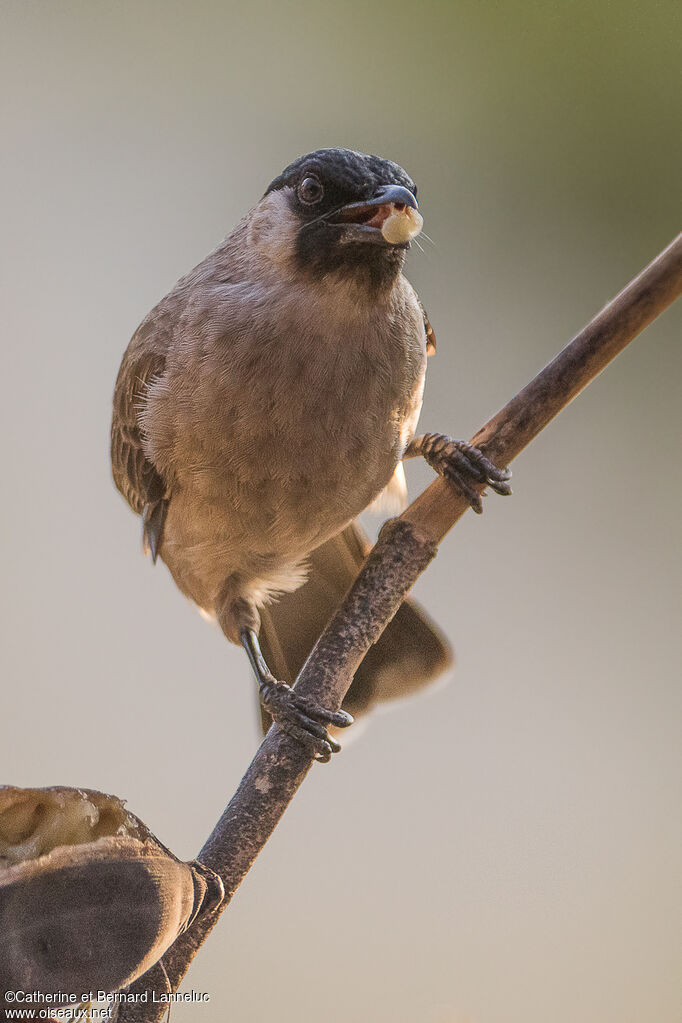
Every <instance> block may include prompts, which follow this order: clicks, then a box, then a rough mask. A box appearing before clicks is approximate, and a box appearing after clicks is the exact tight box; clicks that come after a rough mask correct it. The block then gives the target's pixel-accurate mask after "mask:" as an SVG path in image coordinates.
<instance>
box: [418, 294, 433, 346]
mask: <svg viewBox="0 0 682 1023" xmlns="http://www.w3.org/2000/svg"><path fill="white" fill-rule="evenodd" d="M415 296H416V298H417V301H418V302H419V308H420V309H421V311H422V316H423V317H424V330H425V331H426V354H427V355H433V353H434V352H435V350H436V335H435V333H434V330H433V327H432V326H431V321H430V320H429V318H428V316H427V314H426V309H425V308H424V306H423V305H422V300H421V299H420V297H419V295H417V293H416V292H415Z"/></svg>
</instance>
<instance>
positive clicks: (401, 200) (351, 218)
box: [334, 185, 424, 245]
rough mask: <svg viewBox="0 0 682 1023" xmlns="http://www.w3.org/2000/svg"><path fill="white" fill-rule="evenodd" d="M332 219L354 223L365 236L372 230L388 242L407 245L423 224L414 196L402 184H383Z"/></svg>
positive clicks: (338, 221)
mask: <svg viewBox="0 0 682 1023" xmlns="http://www.w3.org/2000/svg"><path fill="white" fill-rule="evenodd" d="M334 219H335V221H336V222H337V223H344V224H349V225H350V224H357V225H358V226H359V227H361V228H364V229H365V234H366V235H367V234H369V233H370V232H372V231H373V232H376V233H377V234H381V237H382V238H383V239H384V241H387V242H389V243H390V244H391V245H407V244H408V243H409V242H410V241H411V239H412V238H415V237H416V236H417V235H418V234H419V232H420V231H421V229H422V225H423V223H424V221H423V219H422V217H421V214H420V213H419V207H418V205H417V200H416V198H415V197H414V195H413V194H412V192H410V190H409V188H405V187H404V186H403V185H382V187H381V188H379V189H378V190H377V191H376V193H375V194H374V195H373V196H372V198H371V199H366V200H365V201H364V202H352V203H348V205H347V206H344V207H343V208H342V209H341V210H339V212H338V214H337V216H336V217H335V218H334ZM367 240H369V238H368V239H367ZM379 240H381V239H379Z"/></svg>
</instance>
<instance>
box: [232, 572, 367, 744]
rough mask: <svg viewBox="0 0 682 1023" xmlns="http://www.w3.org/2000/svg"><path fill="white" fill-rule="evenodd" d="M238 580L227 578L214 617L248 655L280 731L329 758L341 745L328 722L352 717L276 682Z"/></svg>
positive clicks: (254, 612) (342, 721)
mask: <svg viewBox="0 0 682 1023" xmlns="http://www.w3.org/2000/svg"><path fill="white" fill-rule="evenodd" d="M240 588H241V587H240V586H239V583H238V581H237V580H235V578H234V577H231V578H229V579H227V580H226V582H225V585H224V587H223V590H222V593H221V594H220V596H219V598H218V601H217V602H216V606H215V611H216V617H217V619H218V622H219V624H220V627H221V629H222V630H223V632H224V633H225V635H226V636H227V638H228V639H229V640H231V641H232V642H233V643H239V644H241V646H243V647H244V649H245V650H246V653H247V655H248V658H249V661H250V663H251V667H252V668H253V670H254V674H255V676H256V678H257V679H258V695H259V698H260V702H261V703H262V704H263V706H264V707H265V709H266V710H267V712H268V714H269V715H270V717H271V718H272V719H273V721H274V722H275V723H276V724H277V725H279V727H280V728H281V729H282V731H283V732H286V733H287V735H290V736H291V738H292V739H295V740H296V741H297V742H299V743H300V744H301V745H302V746H303V747H304V748H305V749H306V750H307V751H308V752H309V753H310V755H311V756H313V757H315V758H316V759H317V760H322V761H324V762H326V761H328V760H329V759H330V757H331V755H332V753H338V751H339V750H340V749H341V747H340V746H339V744H338V742H337V741H336V740H335V739H333V738H332V737H331V736H330V735H329V733H328V732H327V728H326V726H327V725H336V727H337V728H346V726H347V725H352V724H353V718H352V717H351V716H350V714H347V713H346V712H345V710H337V711H333V710H326V709H325V708H324V707H320V705H319V704H317V703H315V701H314V700H311V699H309V698H308V697H306V696H300V695H299V694H298V693H297V692H296V691H295V690H294V689H292V687H291V686H289V685H287V684H286V682H279V681H278V680H277V679H276V678H275V676H274V675H273V674H272V672H271V671H270V669H269V667H268V665H267V662H266V660H265V658H264V657H263V651H262V650H261V648H260V643H259V642H258V630H259V628H260V616H259V614H258V611H257V610H256V608H255V606H254V604H253V603H252V602H251V601H250V600H249V599H248V598H245V597H243V596H238V593H239V589H240Z"/></svg>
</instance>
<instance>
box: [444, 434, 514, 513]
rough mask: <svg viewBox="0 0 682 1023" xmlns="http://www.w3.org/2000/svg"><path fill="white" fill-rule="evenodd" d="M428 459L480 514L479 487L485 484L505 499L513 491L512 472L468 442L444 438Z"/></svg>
mask: <svg viewBox="0 0 682 1023" xmlns="http://www.w3.org/2000/svg"><path fill="white" fill-rule="evenodd" d="M426 458H427V461H428V462H429V464H430V465H431V467H432V468H433V469H435V470H436V472H438V473H439V474H440V475H441V476H443V477H444V479H446V480H447V481H448V483H450V484H451V485H452V486H453V487H454V488H455V489H456V490H457V491H458V492H459V493H460V494H462V495H463V496H464V497H465V498H466V499H467V501H468V502H469V504H470V505H471V507H472V508H473V510H474V511H475V512H476V513H477V514H478V515H480V514H481V512H482V511H483V502H482V500H481V497H482V495H481V494H479V492H478V490H477V489H476V485H479V486H480V484H482V483H483V484H485V486H487V487H490V488H491V490H494V491H495V493H496V494H500V495H501V496H502V497H507V496H509V494H511V492H512V489H511V487H510V485H509V480H510V479H511V469H506V468H505V469H500V468H498V467H497V466H496V465H494V463H493V462H491V461H490V459H489V458H486V456H485V455H484V454H483V452H482V451H480V450H479V449H478V448H476V447H474V446H473V445H472V444H467V443H466V442H465V441H462V440H452V438H451V437H446V436H443V437H442V438H440V443H438V442H437V443H435V444H434V445H433V447H432V449H431V451H430V452H429V453H428V455H427V456H426Z"/></svg>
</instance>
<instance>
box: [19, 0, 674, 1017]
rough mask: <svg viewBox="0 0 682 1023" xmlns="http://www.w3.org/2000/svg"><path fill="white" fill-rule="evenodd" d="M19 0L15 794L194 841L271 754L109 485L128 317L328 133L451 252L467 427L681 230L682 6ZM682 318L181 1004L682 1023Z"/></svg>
mask: <svg viewBox="0 0 682 1023" xmlns="http://www.w3.org/2000/svg"><path fill="white" fill-rule="evenodd" d="M0 17H1V21H2V31H1V33H0V34H1V37H2V42H1V43H0V48H1V53H0V74H1V76H2V88H1V89H0V104H2V109H3V142H4V145H3V155H2V190H1V201H2V206H3V213H2V222H3V230H2V235H3V245H2V250H3V251H2V260H3V267H2V274H1V279H2V285H1V286H2V292H3V297H2V324H3V334H4V343H3V378H4V381H5V382H4V387H3V399H2V407H1V410H0V415H1V417H2V431H1V436H2V446H3V450H2V477H3V494H4V497H3V501H2V542H3V554H2V564H3V574H4V584H3V587H2V602H3V610H2V616H1V621H2V633H3V636H2V643H1V646H0V650H1V657H2V662H3V667H2V677H3V680H4V681H3V686H2V700H1V706H2V712H1V717H0V779H1V780H2V781H3V782H8V783H13V784H19V785H48V784H55V783H60V784H71V785H84V786H90V787H93V788H100V789H104V790H106V791H110V792H114V793H116V794H118V795H120V796H123V797H125V798H127V799H128V801H129V805H130V807H131V809H132V810H134V811H135V812H136V813H138V814H139V815H140V816H141V817H142V818H143V819H144V820H145V821H146V822H147V824H148V825H149V826H150V827H151V828H152V829H153V830H154V831H155V832H156V834H158V835H159V837H160V838H161V839H162V841H164V842H166V843H167V844H168V845H169V846H170V847H171V848H172V849H173V850H174V851H175V852H176V853H178V854H179V855H181V856H183V857H188V858H189V857H192V856H193V855H194V854H195V853H196V852H197V850H198V849H199V847H200V846H201V844H202V843H203V840H204V838H205V837H206V836H207V834H208V833H209V831H210V829H211V827H212V826H213V824H214V822H215V820H216V819H217V817H218V815H219V813H220V812H221V810H222V808H223V806H224V804H225V803H226V802H227V800H228V798H229V797H230V795H231V794H232V792H233V791H234V789H235V787H236V786H237V783H238V781H239V779H240V777H241V775H242V773H243V771H244V770H245V769H246V767H247V765H248V763H249V760H250V758H251V756H252V754H253V753H254V751H255V748H256V745H257V743H258V731H257V714H256V699H255V685H254V683H253V681H252V679H251V677H250V674H249V670H248V665H247V662H246V658H245V657H244V656H243V654H242V653H241V652H240V651H239V650H238V649H237V648H231V647H229V646H228V644H227V643H226V642H225V640H224V639H223V638H222V636H221V635H220V634H219V632H218V631H217V630H215V629H212V628H211V627H210V626H208V625H206V624H205V623H204V622H203V621H202V620H201V619H200V618H199V616H198V615H197V614H196V613H195V611H194V610H193V609H192V608H191V607H190V606H189V605H187V604H186V603H185V602H184V600H183V599H182V597H181V596H180V595H179V593H178V592H177V591H176V589H175V587H174V586H173V584H172V582H171V580H170V577H169V576H168V574H167V572H166V570H165V569H164V568H163V567H162V566H159V567H157V568H156V569H153V568H152V566H151V563H150V562H149V561H147V560H145V559H143V558H142V556H141V554H140V526H139V522H138V521H137V520H136V518H135V516H134V515H133V514H132V513H131V512H130V511H129V510H128V508H127V507H126V505H125V504H124V502H123V501H122V499H121V498H120V497H119V496H118V494H117V493H116V491H115V490H114V487H113V484H112V482H111V480H110V474H109V455H108V431H109V420H110V401H111V393H112V388H113V384H114V379H115V376H116V372H117V369H118V365H119V361H120V358H121V355H122V353H123V350H124V348H125V345H126V344H127V341H128V338H129V337H130V335H131V334H132V332H133V330H134V329H135V327H136V325H137V324H138V322H139V321H140V320H141V319H142V317H143V316H144V315H145V314H146V313H147V311H148V310H149V309H150V308H151V306H152V305H153V304H154V303H155V302H156V301H157V300H158V299H159V298H160V297H161V296H162V295H163V294H164V293H165V292H166V291H167V290H168V289H169V288H170V287H171V286H172V284H173V283H174V282H175V280H176V278H177V277H179V276H180V275H181V274H182V273H183V272H185V270H187V269H188V268H189V267H191V266H193V265H194V264H195V263H196V262H198V261H199V260H200V259H201V258H202V257H203V256H204V255H205V254H206V252H207V251H208V250H209V249H210V248H212V247H213V246H214V244H216V243H217V242H218V240H219V239H220V238H221V237H222V236H223V235H224V234H225V233H227V232H228V231H229V230H230V229H231V227H232V226H233V225H234V223H235V222H236V221H237V220H238V219H239V218H240V217H241V215H242V214H243V213H244V212H245V210H246V209H248V208H249V206H251V205H252V204H253V203H254V202H255V201H256V200H257V199H258V198H259V196H260V195H261V193H262V192H263V190H264V188H265V187H266V186H267V184H268V182H269V181H270V180H271V179H272V178H273V177H274V176H275V175H276V174H277V173H278V172H279V171H280V170H281V169H282V168H283V167H284V166H285V165H286V164H287V163H288V162H289V161H290V160H292V159H293V158H295V157H296V156H297V155H299V154H301V153H304V152H306V151H309V150H311V149H314V148H317V147H319V146H327V145H344V146H350V147H353V148H357V149H360V150H364V151H369V152H375V153H379V154H381V155H383V156H387V157H390V158H391V159H393V160H396V161H398V162H399V163H401V164H403V165H404V166H405V168H406V169H407V170H408V172H409V173H410V174H411V175H412V176H413V177H414V178H415V180H416V181H417V183H418V185H419V195H420V202H421V206H422V212H423V213H424V216H425V229H426V231H427V232H428V234H429V235H430V237H431V238H432V239H433V245H431V244H429V243H428V242H425V241H424V242H422V244H423V246H424V250H425V251H424V252H423V253H422V252H420V251H418V249H416V248H415V249H413V251H412V253H411V254H410V256H409V264H408V275H409V276H410V278H411V280H412V281H413V282H414V284H415V285H416V287H417V289H418V291H419V293H420V295H421V297H422V299H423V301H424V303H425V305H426V307H427V309H428V310H429V315H430V317H431V320H432V323H433V325H434V327H435V330H436V333H437V336H438V354H437V357H436V359H435V360H433V361H432V362H431V373H430V378H429V380H428V385H427V392H426V401H425V407H424V412H423V416H422V421H421V422H422V427H423V428H424V429H427V430H441V431H445V432H448V433H451V434H453V435H455V436H457V437H465V438H466V437H469V436H470V435H471V434H472V433H473V432H474V431H475V430H476V429H477V428H478V426H479V425H481V424H482V423H483V422H484V421H485V420H486V419H487V418H488V417H489V415H490V414H492V413H493V412H495V411H496V410H497V409H498V408H499V407H500V406H501V405H502V404H504V403H505V402H506V401H507V400H508V398H510V397H511V396H512V395H513V394H514V393H515V392H516V391H517V390H518V389H519V388H520V387H521V386H523V385H524V384H525V383H526V382H527V381H528V380H529V379H530V377H531V376H532V375H533V374H534V373H535V372H536V371H537V370H539V369H540V368H541V366H542V365H543V364H544V363H545V362H546V361H547V360H548V359H549V358H550V357H552V356H553V355H554V354H555V353H556V351H557V350H558V349H559V348H560V347H562V346H563V344H564V343H565V342H566V341H567V340H568V339H569V338H570V337H571V336H572V335H573V334H574V333H575V332H576V331H577V330H578V329H579V328H580V327H581V326H582V325H583V324H584V323H585V322H586V321H587V320H588V319H589V318H590V317H591V316H592V315H593V314H594V313H595V312H597V310H598V309H599V308H600V307H601V306H602V304H603V303H604V302H605V301H607V300H608V299H610V298H611V297H612V296H613V295H614V294H615V293H616V292H617V291H618V290H619V289H620V288H621V287H622V286H623V285H624V284H625V283H626V282H627V281H628V280H629V279H630V278H631V277H632V276H633V275H634V274H635V273H637V272H638V271H639V270H640V269H641V268H642V267H643V266H644V265H645V264H646V263H647V262H648V261H649V260H650V259H651V258H652V257H653V256H655V255H656V253H657V252H658V251H659V250H660V249H662V248H663V247H664V246H665V245H666V244H667V243H668V242H669V241H670V239H671V238H672V237H673V236H674V235H675V234H676V233H677V231H679V229H680V217H679V213H680V181H681V180H682V148H681V145H680V137H681V133H680V129H681V119H682V89H681V88H680V85H681V82H680V58H681V56H682V54H681V50H682V42H681V40H682V35H681V30H682V18H681V16H680V8H679V5H678V3H677V2H675V0H659V2H657V3H655V4H643V3H641V2H634V0H620V3H618V4H615V3H608V2H605V0H578V2H571V3H569V2H565V3H555V2H554V3H552V2H550V3H543V4H540V3H535V2H531V0H525V2H510V3H504V4H503V3H488V4H484V3H479V2H476V0H466V2H462V0H453V2H450V3H443V2H435V3H433V2H431V3H429V2H423V3H421V4H420V5H408V4H406V3H403V2H395V3H388V2H377V3H373V4H370V3H352V2H344V0H339V2H337V3H334V4H320V3H313V2H302V3H296V2H283V0H280V2H279V3H276V4H275V3H272V4H268V3H263V2H261V0H252V2H250V3H248V4H238V5H237V4H231V3H208V2H202V0H195V2H193V3H191V4H190V3H174V2H163V3H161V2H158V3H154V2H148V0H133V2H131V0H122V2H117V3H109V4H106V3H99V2H82V3H77V2H73V3H69V2H55V3H41V2H35V0H21V2H15V0H5V2H4V3H3V4H2V11H1V15H0ZM681 327H682V305H678V306H677V308H673V309H671V310H670V311H668V312H667V313H666V314H664V315H663V316H662V317H661V319H660V320H658V321H657V322H656V323H655V324H654V325H653V326H652V327H650V328H649V329H648V330H647V331H646V332H645V333H644V334H643V335H642V336H641V337H640V338H639V339H638V340H637V341H636V342H635V343H634V344H633V345H632V346H631V347H630V348H629V349H627V350H626V352H625V353H624V354H623V355H621V356H620V357H619V359H618V360H617V361H616V363H614V364H613V365H612V366H610V367H609V368H608V369H607V371H606V372H605V373H604V374H603V376H602V377H600V378H599V379H598V380H597V381H595V382H594V383H593V384H592V385H591V386H590V388H589V389H588V391H586V392H585V393H584V394H583V395H582V396H581V397H579V398H578V399H577V400H576V401H575V402H574V403H573V404H572V405H571V406H570V407H569V408H568V409H567V410H566V411H565V412H564V413H563V414H562V415H561V416H560V417H559V419H558V420H557V421H556V422H555V423H553V424H552V425H551V426H550V427H549V428H548V429H547V430H546V431H545V432H544V433H543V434H542V435H541V437H540V438H539V439H538V440H537V441H536V442H535V443H534V444H533V445H532V446H531V447H530V448H529V449H528V450H527V452H525V453H524V454H523V456H522V457H520V458H519V459H518V461H517V463H516V464H515V466H514V487H515V496H514V497H513V498H512V499H510V500H507V501H502V500H499V499H497V498H494V497H491V498H489V499H488V501H487V507H486V512H485V515H484V516H483V518H482V519H478V518H477V517H475V516H473V515H467V516H465V519H464V520H463V521H462V522H461V523H460V524H459V525H458V526H457V528H456V529H455V530H454V531H453V533H452V534H451V536H450V537H448V539H447V540H446V541H445V542H444V544H443V546H442V549H441V553H440V556H439V558H438V559H437V560H436V562H435V564H434V565H433V566H432V567H431V568H430V569H429V571H428V573H427V574H426V575H425V576H424V578H423V579H422V580H421V581H420V583H419V584H418V586H417V589H416V592H417V595H418V596H419V598H420V599H421V600H422V601H423V603H424V604H425V605H426V606H427V607H428V608H429V610H430V611H431V612H432V614H433V615H434V616H435V617H436V618H437V620H438V621H439V622H440V623H441V625H442V627H443V628H444V630H445V631H446V632H447V634H448V635H449V636H450V637H451V639H452V641H453V643H454V645H455V647H456V650H457V656H458V664H457V667H456V670H455V671H454V672H453V673H452V674H451V675H450V677H449V678H448V679H447V680H446V683H444V684H440V685H437V686H436V687H435V688H434V689H433V690H432V691H431V692H429V693H428V694H427V695H425V696H423V697H422V698H420V699H417V700H415V701H413V702H411V703H407V704H402V705H399V706H397V707H395V708H394V709H392V710H391V711H390V712H387V713H383V714H379V715H377V716H375V717H374V719H373V720H372V721H371V722H370V726H369V727H367V728H366V729H365V730H364V731H363V732H362V734H360V735H359V736H358V738H357V740H356V741H355V742H352V743H350V744H348V743H347V748H346V749H345V750H344V752H343V754H342V755H340V756H339V757H338V758H335V760H334V763H333V765H332V766H329V767H326V768H324V769H323V768H319V767H316V768H314V769H313V771H312V772H311V775H310V776H309V778H308V780H307V781H306V783H305V785H304V786H303V788H302V790H301V791H300V793H299V794H298V796H297V798H296V799H295V801H294V803H293V804H292V806H291V808H290V809H289V811H288V812H287V814H286V816H285V819H284V820H283V821H282V823H281V825H280V827H279V828H278V830H277V832H276V834H275V835H274V837H273V838H272V840H271V841H270V842H269V844H268V846H267V848H266V849H265V851H264V852H263V854H262V856H261V857H260V859H259V860H258V862H257V863H256V865H255V867H254V868H253V870H252V872H251V873H250V875H249V877H248V878H247V880H246V882H245V884H244V885H243V887H242V889H241V890H240V891H239V893H238V894H237V896H236V898H235V899H234V902H233V904H232V907H231V908H230V910H229V911H228V912H227V913H226V914H225V916H224V917H223V919H222V921H221V923H220V926H219V928H218V929H217V930H216V931H215V932H214V933H213V935H212V936H211V939H210V941H209V942H208V943H207V945H206V947H205V949H204V950H203V951H202V952H201V954H200V955H199V956H198V958H197V959H196V961H195V963H194V965H193V967H192V970H191V973H190V974H189V975H188V977H187V978H186V981H185V983H184V985H183V990H186V991H188V990H190V989H194V990H196V991H207V992H209V994H210V997H211V1001H210V1004H208V1005H198V1006H196V1005H193V1006H187V1007H182V1006H177V1007H174V1009H173V1019H174V1020H175V1023H183V1021H189V1020H190V1019H191V1020H193V1021H194V1020H196V1021H197V1023H216V1021H219V1020H220V1021H222V1020H226V1019H231V1020H239V1021H244V1023H252V1021H254V1023H255V1021H261V1020H264V1019H267V1018H270V1017H271V1016H274V1014H275V1013H277V1018H278V1019H280V1020H282V1021H292V1023H293V1021H297V1023H304V1021H308V1020H313V1019H319V1018H320V1017H322V1016H323V1017H324V1018H325V1019H326V1020H327V1021H328V1023H340V1021H344V1023H345V1021H348V1020H371V1021H372V1023H389V1021H390V1023H415V1021H419V1023H546V1021H548V1020H551V1021H552V1023H575V1021H576V1020H580V1023H616V1021H617V1023H641V1021H643V1020H655V1021H656V1023H678V1021H679V1019H680V1009H681V1003H682V992H681V991H680V981H679V954H680V951H682V949H681V947H680V945H681V943H680V940H679V927H678V923H679V918H680V910H681V909H682V905H681V903H682V885H681V883H680V877H681V874H680V870H679V853H680V839H681V838H682V835H681V833H680V830H681V829H680V816H679V800H680V795H682V792H681V788H682V785H681V776H682V772H681V771H680V768H681V766H682V765H681V763H680V759H681V758H680V744H679V721H680V695H679V674H680V671H679V664H680V642H679V640H680V625H679V622H680V618H679V614H680V610H681V608H680V602H679V569H680V557H679V551H680V545H679V533H678V528H677V523H678V519H679V507H680V499H681V498H682V484H681V477H682V474H680V472H679V468H678V458H679V427H680V416H679V408H680V398H679V395H680V369H681V368H682V367H681V358H680V345H679V338H680V329H681ZM409 475H410V484H411V490H412V493H413V494H415V493H416V492H418V490H419V489H420V488H421V487H422V486H423V485H425V483H426V482H427V481H428V480H429V479H430V473H429V471H428V469H426V468H425V467H419V466H412V465H411V466H410V468H409Z"/></svg>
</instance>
